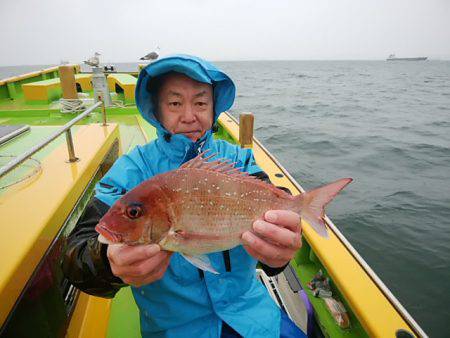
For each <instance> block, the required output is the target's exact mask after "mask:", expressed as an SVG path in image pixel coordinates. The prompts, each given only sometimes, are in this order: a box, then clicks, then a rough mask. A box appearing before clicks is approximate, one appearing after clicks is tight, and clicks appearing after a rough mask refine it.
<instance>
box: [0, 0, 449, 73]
mask: <svg viewBox="0 0 450 338" xmlns="http://www.w3.org/2000/svg"><path fill="white" fill-rule="evenodd" d="M0 22H1V26H2V28H1V31H0V41H1V45H2V47H1V53H0V66H7V65H23V64H53V63H59V61H60V60H61V59H66V60H69V61H72V62H80V61H81V60H84V59H86V57H88V56H90V55H91V54H93V52H94V51H99V52H100V53H101V54H102V60H103V61H105V62H132V61H137V59H138V57H140V56H142V55H143V54H146V53H148V52H149V51H151V50H152V49H154V48H155V47H156V46H160V48H161V50H160V52H161V54H169V53H189V54H195V55H199V56H202V57H204V58H207V59H210V60H261V59H265V60H293V59H298V60H304V59H384V58H386V57H387V56H388V54H390V53H396V55H397V56H429V57H431V58H439V59H449V58H450V1H448V0H399V1H396V0H370V1H369V0H367V1H364V0H341V1H321V0H316V1H299V0H297V1H295V0H273V1H268V0H258V1H248V0H231V1H226V0H222V1H212V0H173V1H170V0H165V1H150V0H148V1H137V0H128V1H127V0H121V1H116V0H107V1H106V0H102V1H95V0H90V1H88V0H77V1H61V0H41V1H24V0H0Z"/></svg>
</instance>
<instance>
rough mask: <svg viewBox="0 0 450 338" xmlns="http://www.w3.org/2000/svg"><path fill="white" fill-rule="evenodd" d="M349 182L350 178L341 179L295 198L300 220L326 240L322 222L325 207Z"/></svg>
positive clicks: (325, 229) (324, 226)
mask: <svg viewBox="0 0 450 338" xmlns="http://www.w3.org/2000/svg"><path fill="white" fill-rule="evenodd" d="M351 181H353V179H351V178H342V179H340V180H337V181H335V182H333V183H330V184H327V185H324V186H322V187H319V188H316V189H313V190H310V191H307V192H304V193H303V194H300V195H297V196H295V202H296V204H297V206H299V207H300V216H301V218H302V219H304V220H305V221H307V222H308V223H309V224H310V225H311V226H312V227H313V228H314V230H316V232H317V233H318V234H319V235H320V236H322V237H325V238H328V232H327V228H326V225H325V220H324V217H325V206H326V205H327V204H328V203H329V202H331V201H332V200H333V198H334V197H335V196H336V195H337V194H338V193H339V192H340V191H341V190H342V189H344V188H345V186H346V185H347V184H349V183H350V182H351Z"/></svg>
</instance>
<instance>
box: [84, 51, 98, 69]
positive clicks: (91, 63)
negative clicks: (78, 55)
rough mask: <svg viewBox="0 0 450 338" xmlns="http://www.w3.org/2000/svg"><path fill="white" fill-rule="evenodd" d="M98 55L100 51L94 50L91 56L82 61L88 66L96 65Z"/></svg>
mask: <svg viewBox="0 0 450 338" xmlns="http://www.w3.org/2000/svg"><path fill="white" fill-rule="evenodd" d="M100 55H101V54H100V53H98V52H95V54H94V56H93V57H91V58H89V59H88V60H87V61H83V62H84V63H85V64H87V65H89V66H93V67H97V66H98V65H99V64H100V59H99V58H98V57H99V56H100Z"/></svg>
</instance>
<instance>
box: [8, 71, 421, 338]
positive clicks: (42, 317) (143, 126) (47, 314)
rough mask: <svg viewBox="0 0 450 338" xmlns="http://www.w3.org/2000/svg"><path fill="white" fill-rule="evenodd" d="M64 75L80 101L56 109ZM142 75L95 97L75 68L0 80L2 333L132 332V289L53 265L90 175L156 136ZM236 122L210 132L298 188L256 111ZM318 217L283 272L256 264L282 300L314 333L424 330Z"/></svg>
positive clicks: (415, 333)
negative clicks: (318, 284)
mask: <svg viewBox="0 0 450 338" xmlns="http://www.w3.org/2000/svg"><path fill="white" fill-rule="evenodd" d="M67 72H69V75H70V73H73V74H74V75H73V76H72V80H73V83H72V84H71V86H72V87H73V88H75V89H76V91H77V99H74V100H75V101H73V102H72V101H71V100H70V99H67V100H66V101H65V103H64V107H62V106H61V100H60V98H61V96H62V95H63V93H64V86H65V85H67V82H65V80H64V79H67ZM138 72H139V70H138V69H137V70H136V72H128V73H124V72H119V71H117V72H116V73H108V74H107V84H108V89H107V91H108V92H109V93H111V95H112V97H111V100H110V102H107V101H108V100H107V98H106V97H101V96H100V98H98V97H97V96H96V95H97V94H98V92H96V90H95V88H93V83H94V84H95V81H96V79H95V77H96V76H97V75H98V74H96V73H95V72H94V73H83V72H81V71H80V66H79V65H63V66H59V67H52V68H47V69H42V70H40V71H36V72H32V73H28V74H24V75H20V76H15V77H11V78H8V79H4V80H2V81H0V127H1V128H0V133H2V134H1V135H0V140H1V142H2V143H1V144H0V154H1V157H0V159H1V160H2V163H1V164H2V166H1V169H0V218H1V225H0V257H2V258H1V264H0V327H1V329H0V336H1V337H61V336H66V337H139V336H140V328H139V314H138V309H137V307H136V305H135V302H134V299H133V297H132V294H131V291H130V288H129V287H127V288H122V289H121V290H120V291H119V293H118V294H117V295H116V296H115V298H114V299H112V300H111V299H104V298H99V297H94V296H90V295H88V294H85V293H83V292H81V291H79V290H77V289H76V288H75V287H73V286H72V285H71V284H70V282H69V281H68V280H67V279H66V278H65V277H64V275H63V273H62V270H61V266H60V261H61V256H62V253H63V252H64V248H65V243H66V238H67V236H68V234H69V233H70V231H71V230H72V229H73V227H74V226H75V224H76V222H77V220H78V219H79V218H80V215H81V214H82V212H83V210H84V208H85V206H86V204H87V202H88V201H89V199H90V198H91V197H92V196H93V193H94V190H93V188H94V185H95V183H96V182H97V181H98V180H99V179H100V178H101V177H102V176H103V175H104V174H105V173H106V172H107V170H108V169H109V168H110V167H111V165H112V164H113V163H114V161H115V160H116V159H117V158H118V156H120V155H121V154H124V153H127V152H128V151H129V150H130V149H132V148H133V147H134V146H136V145H138V144H145V143H147V142H149V141H151V140H152V139H154V138H155V137H156V131H155V129H154V128H153V127H152V126H151V125H149V124H148V123H146V122H145V121H144V120H143V118H142V117H141V115H140V114H139V113H138V110H137V108H136V106H135V104H134V88H135V86H136V80H137V75H138ZM103 76H104V75H103ZM69 77H70V76H69ZM79 98H82V99H81V100H80V99H79ZM80 101H81V103H82V104H81V106H80V104H79V103H80ZM62 102H64V100H63V101H62ZM71 102H72V103H74V104H72V105H70V103H71ZM70 107H72V108H70ZM74 107H75V108H74ZM67 110H68V111H69V112H67ZM75 110H77V112H71V111H75ZM62 111H63V112H62ZM239 120H240V121H239V122H238V121H237V120H236V119H235V118H234V117H233V116H232V115H230V114H229V113H227V112H224V113H222V114H221V116H220V118H219V124H218V126H217V131H216V133H215V137H217V138H221V139H225V140H227V141H229V142H231V143H234V144H240V146H241V147H252V148H253V151H254V154H255V157H256V161H257V163H258V164H259V166H260V167H261V168H262V169H263V170H264V171H265V172H266V173H267V174H268V175H269V177H270V180H271V181H272V182H273V184H275V185H276V186H279V187H284V188H286V189H289V191H290V192H291V193H292V194H300V193H302V192H304V190H303V188H302V187H301V185H300V184H299V183H298V182H297V181H296V180H295V179H294V178H293V177H292V176H291V175H290V174H289V173H288V172H287V171H286V169H285V168H283V166H282V165H281V164H280V163H279V162H278V161H277V159H276V157H275V156H274V155H273V154H271V153H270V152H269V151H268V150H267V149H266V148H265V147H264V146H263V145H262V144H261V142H259V141H258V140H257V139H256V138H254V137H253V134H252V130H253V128H252V124H253V116H252V115H251V114H243V115H241V116H240V119H239ZM63 134H64V135H65V137H64V135H63ZM326 223H327V226H328V230H329V238H328V239H325V238H323V237H321V236H319V235H318V234H317V233H316V232H315V231H314V230H313V229H312V228H311V227H310V226H309V224H307V223H305V222H303V246H302V248H301V249H300V250H299V251H298V252H297V254H296V256H295V258H294V259H293V260H292V261H291V262H290V264H289V265H288V267H287V268H286V269H285V271H284V272H283V273H281V274H280V275H278V276H276V277H268V276H267V275H265V274H264V272H262V271H260V270H258V271H257V276H258V277H259V278H260V280H261V282H262V283H264V285H265V286H266V287H267V289H268V292H269V293H270V294H271V296H272V297H273V299H274V300H275V301H276V302H277V303H278V304H279V306H280V307H282V308H283V309H284V310H285V311H286V312H287V313H288V315H289V316H290V317H291V319H293V320H294V321H295V322H296V323H297V325H298V326H299V327H301V328H302V329H303V331H304V332H307V333H308V336H310V337H321V336H327V337H365V336H371V337H424V336H426V334H425V333H424V332H423V330H422V329H421V328H420V326H419V325H418V324H417V323H416V322H415V321H414V319H413V318H412V317H411V316H410V315H409V314H408V312H407V311H406V310H405V308H404V307H403V306H402V305H401V304H400V302H399V301H398V300H397V299H396V298H395V296H394V295H393V294H392V293H391V292H390V290H389V289H388V288H387V287H386V286H385V285H384V284H383V282H382V281H381V280H380V278H378V276H377V275H376V274H375V273H374V271H373V270H372V269H371V268H370V267H369V266H368V264H367V263H366V262H365V261H364V259H363V258H362V257H361V256H360V255H359V254H358V252H357V251H356V250H355V249H354V248H353V247H352V245H351V244H350V243H349V241H348V240H347V239H346V238H345V237H344V236H343V235H342V233H341V232H340V231H339V229H338V228H337V227H336V226H335V225H334V224H333V222H332V221H331V220H330V219H329V218H328V217H326ZM318 276H321V277H322V278H323V280H326V281H327V283H328V285H329V287H330V289H331V291H332V295H333V296H332V297H333V299H334V300H335V301H336V303H334V305H332V306H330V305H329V304H328V301H327V297H325V298H323V297H316V296H315V294H316V295H317V293H316V292H314V290H313V289H311V288H310V286H311V281H312V280H314V279H317V278H318ZM327 304H328V305H327ZM336 304H338V305H336ZM333 306H334V307H335V308H334V309H333ZM333 310H334V311H333ZM339 316H341V317H343V318H345V321H344V322H345V323H343V322H342V321H341V322H339V320H338V317H339Z"/></svg>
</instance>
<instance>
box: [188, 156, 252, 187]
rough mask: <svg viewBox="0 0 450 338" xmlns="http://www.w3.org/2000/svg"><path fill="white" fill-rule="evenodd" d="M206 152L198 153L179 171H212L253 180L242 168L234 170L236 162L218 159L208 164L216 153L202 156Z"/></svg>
mask: <svg viewBox="0 0 450 338" xmlns="http://www.w3.org/2000/svg"><path fill="white" fill-rule="evenodd" d="M207 152H208V151H205V152H202V153H200V154H199V155H198V156H197V157H195V158H193V159H192V160H190V161H188V162H186V163H184V164H183V165H182V166H181V167H180V169H201V170H207V171H213V172H218V173H222V174H225V175H230V176H235V177H241V178H244V177H245V178H246V179H247V178H248V179H249V180H255V178H254V177H253V176H250V175H249V174H248V173H247V172H245V171H241V169H242V168H235V167H234V166H235V164H236V162H231V160H229V159H226V158H219V159H217V160H214V161H211V162H208V160H210V159H211V158H213V157H215V156H217V155H218V154H217V153H213V154H210V155H208V156H206V157H205V156H204V155H205V154H206V153H207Z"/></svg>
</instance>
